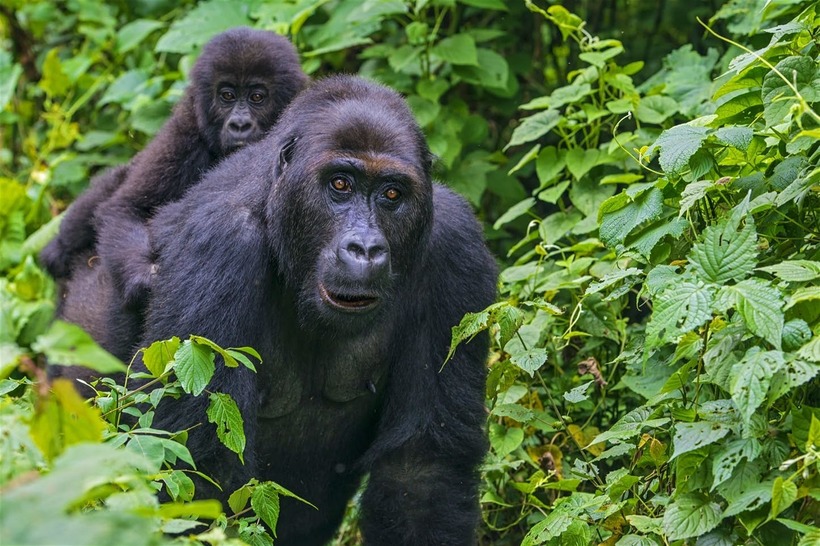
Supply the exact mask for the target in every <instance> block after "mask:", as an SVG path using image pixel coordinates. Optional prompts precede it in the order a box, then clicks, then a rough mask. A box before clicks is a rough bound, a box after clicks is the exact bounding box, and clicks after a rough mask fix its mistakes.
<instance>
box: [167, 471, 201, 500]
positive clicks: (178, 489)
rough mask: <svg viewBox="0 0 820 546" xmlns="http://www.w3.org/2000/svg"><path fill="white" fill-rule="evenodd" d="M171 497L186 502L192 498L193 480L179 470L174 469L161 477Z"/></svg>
mask: <svg viewBox="0 0 820 546" xmlns="http://www.w3.org/2000/svg"><path fill="white" fill-rule="evenodd" d="M162 481H163V482H165V486H166V487H167V488H168V492H169V493H170V494H171V498H172V499H173V500H176V501H183V502H188V501H191V500H193V498H194V482H193V480H191V478H189V477H188V475H187V474H185V472H183V471H181V470H174V471H172V472H171V473H170V474H167V475H165V476H163V477H162Z"/></svg>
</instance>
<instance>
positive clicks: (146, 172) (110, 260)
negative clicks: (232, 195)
mask: <svg viewBox="0 0 820 546" xmlns="http://www.w3.org/2000/svg"><path fill="white" fill-rule="evenodd" d="M183 100H184V102H182V103H180V104H179V105H178V107H177V109H176V110H175V111H174V114H173V116H172V117H171V119H170V120H169V121H168V123H166V125H165V126H164V127H163V128H162V130H161V131H160V133H159V134H158V135H157V136H156V138H154V140H152V141H151V143H150V144H149V145H148V146H147V147H146V148H145V149H144V150H143V151H142V152H140V153H139V154H138V155H137V156H136V157H135V158H134V159H133V160H132V165H131V168H130V170H129V173H128V178H127V179H126V181H125V183H123V184H122V185H121V186H120V187H119V188H118V190H117V191H116V192H115V193H114V195H113V196H112V197H111V198H110V199H108V200H107V201H105V202H103V203H102V204H101V205H100V206H99V208H98V209H97V213H96V221H97V225H98V226H99V229H98V232H99V236H98V241H97V250H98V252H99V255H100V257H101V258H102V261H103V263H104V264H106V267H108V268H109V271H110V272H111V275H112V278H113V281H114V283H115V285H116V288H117V290H118V291H120V292H121V293H122V294H123V299H124V302H125V305H126V306H134V305H139V304H141V303H142V302H143V300H144V299H145V296H146V295H147V290H148V287H149V285H150V280H151V276H152V270H153V263H152V250H151V242H150V238H149V232H148V219H149V218H150V217H151V216H152V215H153V213H154V211H155V210H156V209H157V207H159V206H160V205H162V204H164V203H169V202H172V201H175V200H177V199H179V198H180V197H181V196H182V195H183V193H184V192H185V190H187V189H188V188H189V187H190V186H192V185H193V184H194V183H195V182H196V181H198V180H199V178H200V177H201V176H202V174H203V172H202V169H203V167H205V166H207V165H209V164H210V163H211V159H210V157H209V152H208V148H207V146H206V144H205V143H204V142H203V140H202V138H201V135H200V133H199V130H198V128H197V126H196V120H195V116H194V113H193V100H192V99H191V98H190V96H188V95H186V97H185V98H184V99H183Z"/></svg>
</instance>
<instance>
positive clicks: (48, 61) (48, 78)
mask: <svg viewBox="0 0 820 546" xmlns="http://www.w3.org/2000/svg"><path fill="white" fill-rule="evenodd" d="M38 85H39V87H40V88H41V89H42V90H43V91H45V92H46V93H47V94H48V95H49V96H51V97H57V96H62V95H64V94H65V93H66V92H67V91H68V90H69V88H70V87H71V81H70V80H69V79H68V76H67V75H66V73H65V71H64V70H63V63H62V61H61V60H60V52H59V50H58V49H57V48H54V49H52V50H50V51H49V52H48V53H47V54H46V57H45V60H44V61H43V77H42V78H41V79H40V83H39V84H38Z"/></svg>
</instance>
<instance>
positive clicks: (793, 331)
mask: <svg viewBox="0 0 820 546" xmlns="http://www.w3.org/2000/svg"><path fill="white" fill-rule="evenodd" d="M812 335H813V334H812V331H811V328H810V327H809V325H808V323H807V322H806V321H805V320H803V319H792V320H790V321H789V322H787V323H785V324H784V325H783V349H784V350H786V351H794V350H796V349H799V348H800V347H802V346H803V345H805V344H806V343H808V342H809V341H810V340H811V338H812Z"/></svg>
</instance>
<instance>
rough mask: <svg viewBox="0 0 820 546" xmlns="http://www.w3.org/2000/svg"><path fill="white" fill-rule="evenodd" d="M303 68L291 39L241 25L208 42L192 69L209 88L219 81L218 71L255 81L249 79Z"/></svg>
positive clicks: (228, 76) (224, 77)
mask: <svg viewBox="0 0 820 546" xmlns="http://www.w3.org/2000/svg"><path fill="white" fill-rule="evenodd" d="M299 71H300V69H299V57H298V55H297V53H296V50H295V49H294V47H293V45H292V44H291V43H290V42H289V41H288V40H287V38H285V37H283V36H279V35H278V34H274V33H273V32H269V31H265V30H256V29H252V28H247V27H237V28H233V29H231V30H228V31H226V32H223V33H222V34H220V35H218V36H216V37H215V38H213V39H212V40H211V41H210V42H208V43H207V44H206V45H205V47H204V48H203V50H202V54H201V55H200V56H199V59H197V62H196V63H195V64H194V67H193V70H192V71H191V79H192V80H194V81H195V82H202V83H201V85H202V86H204V87H206V88H209V87H211V86H212V85H216V84H218V83H219V82H217V81H214V74H219V75H220V77H221V79H222V80H232V81H234V82H242V83H254V82H249V81H247V80H248V78H250V77H252V78H254V79H255V80H257V81H258V80H262V79H270V80H272V79H274V78H275V76H277V75H281V74H288V73H291V72H293V73H296V72H299ZM200 88H201V87H200Z"/></svg>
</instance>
